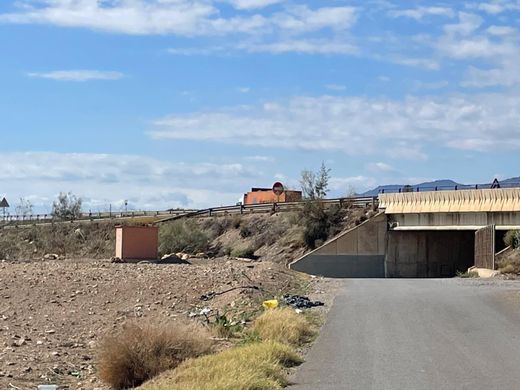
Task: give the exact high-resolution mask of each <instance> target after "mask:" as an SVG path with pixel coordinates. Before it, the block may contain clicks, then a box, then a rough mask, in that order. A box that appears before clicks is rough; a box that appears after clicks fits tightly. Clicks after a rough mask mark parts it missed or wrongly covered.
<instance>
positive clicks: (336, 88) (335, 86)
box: [325, 84, 347, 91]
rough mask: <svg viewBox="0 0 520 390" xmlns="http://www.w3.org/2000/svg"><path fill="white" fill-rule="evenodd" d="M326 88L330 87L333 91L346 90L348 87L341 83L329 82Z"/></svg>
mask: <svg viewBox="0 0 520 390" xmlns="http://www.w3.org/2000/svg"><path fill="white" fill-rule="evenodd" d="M325 88H327V89H330V90H331V91H346V90H347V87H346V86H345V85H341V84H327V85H325Z"/></svg>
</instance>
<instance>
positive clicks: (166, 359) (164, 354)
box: [99, 323, 213, 389]
mask: <svg viewBox="0 0 520 390" xmlns="http://www.w3.org/2000/svg"><path fill="white" fill-rule="evenodd" d="M212 347H213V343H212V341H211V339H210V333H209V331H208V330H207V329H205V328H203V327H202V326H197V325H196V324H191V325H186V324H184V325H181V324H179V323H164V324H161V325H152V324H137V323H130V324H128V325H126V326H125V328H124V329H123V330H122V331H121V332H120V333H119V334H117V335H115V336H109V337H106V338H105V339H104V340H103V341H102V344H101V349H100V354H99V376H100V378H101V379H102V380H103V381H104V382H106V383H108V384H110V385H111V386H112V388H114V389H128V388H133V387H136V386H139V385H141V384H142V383H144V382H145V381H147V380H149V379H151V378H153V377H155V376H157V375H159V374H160V373H162V372H164V371H166V370H169V369H172V368H175V367H177V366H178V365H179V364H180V363H182V362H183V361H185V360H186V359H189V358H194V357H198V356H201V355H204V354H207V353H209V352H211V350H212Z"/></svg>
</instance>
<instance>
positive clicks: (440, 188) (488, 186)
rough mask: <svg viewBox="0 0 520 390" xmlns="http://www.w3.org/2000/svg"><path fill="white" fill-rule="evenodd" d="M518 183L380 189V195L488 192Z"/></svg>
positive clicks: (518, 183)
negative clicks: (464, 191) (463, 191)
mask: <svg viewBox="0 0 520 390" xmlns="http://www.w3.org/2000/svg"><path fill="white" fill-rule="evenodd" d="M518 187H520V181H514V182H511V181H510V182H502V183H500V182H499V181H496V182H495V183H487V184H460V185H455V186H435V187H418V186H404V187H400V188H390V189H382V190H380V191H379V193H380V194H395V193H402V192H431V191H459V190H489V189H494V188H518Z"/></svg>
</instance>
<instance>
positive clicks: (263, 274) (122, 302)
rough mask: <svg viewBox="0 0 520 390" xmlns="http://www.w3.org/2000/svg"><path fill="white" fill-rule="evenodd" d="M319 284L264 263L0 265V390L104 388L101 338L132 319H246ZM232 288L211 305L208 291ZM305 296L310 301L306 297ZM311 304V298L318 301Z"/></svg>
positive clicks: (316, 291)
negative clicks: (279, 297) (99, 373)
mask: <svg viewBox="0 0 520 390" xmlns="http://www.w3.org/2000/svg"><path fill="white" fill-rule="evenodd" d="M318 280H319V278H309V277H304V276H301V275H297V274H294V273H293V272H292V271H289V270H287V269H286V268H285V267H283V266H281V265H278V264H274V263H269V262H245V261H239V260H229V259H225V258H224V259H213V260H195V261H194V262H193V263H192V264H191V265H178V264H170V265H164V264H163V265H158V264H112V263H110V261H108V260H49V261H31V262H7V261H2V262H1V263H0V388H2V389H35V388H36V385H38V384H45V383H52V384H58V385H60V386H62V387H60V389H62V388H70V389H85V390H86V389H90V390H93V389H106V388H107V387H106V386H105V385H104V384H103V383H101V382H100V381H99V379H98V378H97V377H96V350H97V346H98V343H99V341H100V340H101V339H102V337H103V335H105V334H107V333H110V332H114V331H117V330H118V329H120V327H121V326H122V324H124V323H125V322H127V321H130V320H137V321H140V320H151V321H159V320H186V319H188V318H190V315H191V319H190V320H200V321H202V320H203V319H204V318H203V317H202V318H201V317H193V315H194V314H197V313H199V312H200V310H201V309H203V308H206V307H209V308H211V309H212V313H216V311H217V310H220V313H222V312H223V311H227V312H228V313H230V314H229V315H230V316H231V315H232V316H233V317H234V318H247V316H248V314H247V313H248V311H249V312H252V311H255V310H258V308H259V302H261V300H263V299H264V298H267V297H273V296H274V295H276V294H280V293H282V292H283V293H285V292H301V291H304V290H305V291H309V292H312V293H314V297H315V298H316V294H318V295H319V293H320V289H319V287H318V285H317V283H318ZM239 286H257V287H258V288H259V290H254V289H237V290H233V291H231V292H228V293H225V294H222V295H218V296H216V297H215V298H213V299H211V300H209V301H203V300H201V299H200V297H201V295H203V294H207V293H209V292H212V291H213V292H217V293H218V292H222V291H225V290H228V289H230V288H233V287H239ZM311 295H312V294H311ZM318 298H319V297H318Z"/></svg>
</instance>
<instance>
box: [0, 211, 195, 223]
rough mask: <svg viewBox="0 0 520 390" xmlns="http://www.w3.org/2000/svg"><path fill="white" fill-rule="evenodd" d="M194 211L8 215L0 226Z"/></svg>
mask: <svg viewBox="0 0 520 390" xmlns="http://www.w3.org/2000/svg"><path fill="white" fill-rule="evenodd" d="M194 211H196V210H194V209H182V210H160V211H118V212H113V211H112V212H110V211H108V212H97V213H92V212H90V213H81V214H80V215H79V216H78V217H77V218H73V219H67V220H64V219H61V218H56V217H54V216H53V215H52V214H31V215H10V214H7V215H5V217H2V216H0V224H4V225H19V224H35V223H36V224H37V223H53V222H64V221H66V222H80V221H87V222H88V221H92V222H94V221H100V220H106V219H110V220H112V219H132V218H140V217H161V216H164V217H166V216H178V215H185V214H187V213H190V212H194Z"/></svg>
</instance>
